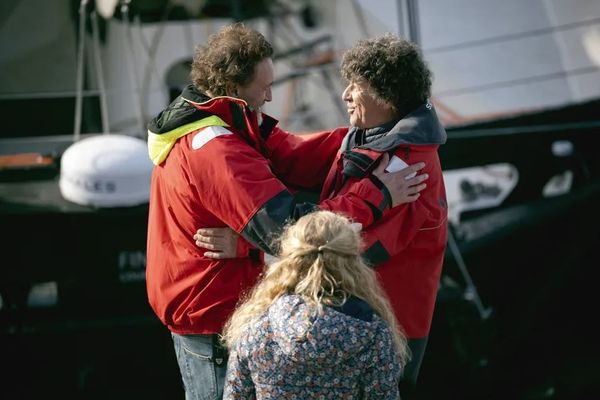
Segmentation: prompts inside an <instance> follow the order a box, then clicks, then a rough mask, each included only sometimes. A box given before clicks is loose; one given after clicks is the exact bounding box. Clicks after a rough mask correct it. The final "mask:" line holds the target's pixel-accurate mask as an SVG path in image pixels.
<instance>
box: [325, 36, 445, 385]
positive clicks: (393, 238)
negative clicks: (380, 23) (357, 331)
mask: <svg viewBox="0 0 600 400" xmlns="http://www.w3.org/2000/svg"><path fill="white" fill-rule="evenodd" d="M342 76H343V77H344V78H345V79H346V80H347V81H348V86H347V87H346V89H345V90H344V93H343V94H342V98H343V100H344V102H345V103H346V107H347V109H348V114H349V118H350V124H351V125H352V127H351V128H350V130H349V131H348V135H347V136H346V138H345V140H344V143H343V145H342V147H341V148H340V151H339V154H338V159H337V160H336V162H334V164H333V165H334V166H333V168H332V169H331V170H330V172H329V177H328V180H327V181H326V184H325V187H324V190H323V193H322V199H326V198H331V197H333V196H338V195H340V194H343V193H345V191H346V190H347V188H349V187H350V185H351V184H352V182H354V181H355V180H356V179H361V177H363V176H364V174H365V173H368V171H370V170H372V168H373V166H374V165H376V164H377V163H378V162H379V160H380V159H381V158H382V157H384V156H385V155H386V154H388V155H389V156H390V157H391V161H390V165H389V166H388V168H387V170H388V171H396V170H398V169H401V168H405V167H406V166H407V165H408V164H413V163H416V162H425V164H426V167H425V169H424V170H423V171H424V172H425V173H427V174H428V175H429V178H428V180H427V189H425V190H424V191H423V192H421V193H420V194H418V195H417V196H419V198H418V199H417V200H416V201H415V202H412V203H410V204H408V203H407V204H404V205H401V206H399V207H396V208H394V209H393V210H391V211H390V212H389V213H387V214H386V215H384V216H383V218H382V219H381V220H380V221H379V222H378V223H377V224H376V225H373V226H371V227H367V228H366V229H365V230H364V231H363V235H364V238H365V242H366V249H365V253H364V256H365V258H366V260H367V261H368V263H369V264H370V265H371V266H372V267H373V268H375V269H376V271H377V273H378V274H379V277H380V278H381V282H382V284H383V286H384V288H385V290H386V293H387V295H388V296H389V298H390V301H391V303H392V307H393V308H394V312H395V313H396V317H397V319H398V321H399V323H400V325H401V326H402V327H403V329H404V331H405V333H406V336H407V338H408V342H409V347H410V349H411V352H412V359H411V361H410V362H409V364H408V365H407V366H406V369H405V371H404V375H403V379H402V383H401V384H402V386H403V390H401V393H402V394H403V395H404V394H407V393H408V392H412V391H413V390H414V387H415V384H416V381H417V376H418V372H419V368H420V365H421V361H422V358H423V355H424V352H425V347H426V344H427V338H428V335H429V330H430V327H431V320H432V317H433V311H434V305H435V299H436V294H437V289H438V286H439V279H440V275H441V269H442V265H443V260H444V253H445V248H446V238H447V229H448V228H447V203H446V193H445V188H444V180H443V176H442V169H441V165H440V160H439V157H438V153H437V150H438V147H439V146H440V145H441V144H443V143H445V141H446V132H445V130H444V128H443V127H442V125H441V124H440V122H439V121H438V118H437V116H436V113H435V111H434V108H433V105H432V104H431V102H430V101H429V100H428V98H429V96H430V94H431V72H430V70H429V68H428V67H427V64H426V63H425V61H424V59H423V56H422V54H421V51H420V50H419V48H418V47H417V46H416V45H415V44H414V43H411V42H409V41H407V40H404V39H402V38H399V37H397V36H395V35H393V34H386V35H384V36H381V37H379V38H375V39H368V40H361V41H359V42H358V43H357V44H356V45H355V46H353V47H352V48H351V49H349V50H348V51H346V52H345V53H344V56H343V60H342ZM340 181H341V182H344V183H343V184H342V185H340V184H339V183H338V184H336V183H335V182H340ZM327 182H329V184H327Z"/></svg>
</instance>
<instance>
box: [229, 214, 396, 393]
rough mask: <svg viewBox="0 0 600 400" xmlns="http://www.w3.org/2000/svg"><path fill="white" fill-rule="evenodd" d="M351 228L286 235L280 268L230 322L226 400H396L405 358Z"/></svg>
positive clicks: (314, 225)
mask: <svg viewBox="0 0 600 400" xmlns="http://www.w3.org/2000/svg"><path fill="white" fill-rule="evenodd" d="M360 253H361V241H360V236H359V233H358V232H356V231H355V230H354V229H353V227H352V225H351V223H350V221H349V220H348V219H346V218H345V217H343V216H340V215H338V214H334V213H332V212H329V211H318V212H314V213H312V214H308V215H306V216H304V217H302V218H300V219H299V220H298V221H297V222H296V223H295V224H294V225H291V226H289V227H288V228H287V229H286V230H285V232H284V234H283V236H282V240H281V242H280V254H279V260H278V261H276V262H275V263H273V264H272V265H270V266H269V267H268V269H267V270H266V271H265V273H264V276H263V277H262V278H261V280H260V281H259V283H258V284H257V285H256V286H255V287H254V289H253V290H252V292H251V293H250V295H249V296H248V297H247V298H246V300H245V301H244V302H243V303H242V304H241V305H239V307H238V308H237V309H236V311H235V312H234V314H233V315H232V316H231V318H230V319H229V320H228V321H227V323H226V325H225V329H224V332H223V341H224V343H225V345H226V346H227V347H228V349H229V350H230V356H229V361H228V369H227V377H226V383H225V393H224V399H255V398H256V399H309V398H319V399H397V398H399V393H398V382H399V379H400V375H401V368H402V366H403V365H404V364H405V362H406V360H407V358H408V354H407V346H406V339H405V337H404V335H403V334H402V333H401V331H400V329H399V326H398V324H397V322H396V319H395V317H394V314H393V312H392V310H391V307H390V305H389V303H388V300H387V299H386V297H385V295H384V294H383V291H382V289H381V287H380V285H379V284H378V281H377V279H376V277H375V274H374V272H373V271H372V270H371V269H370V268H368V267H367V266H366V265H365V264H364V263H363V261H362V260H361V257H360Z"/></svg>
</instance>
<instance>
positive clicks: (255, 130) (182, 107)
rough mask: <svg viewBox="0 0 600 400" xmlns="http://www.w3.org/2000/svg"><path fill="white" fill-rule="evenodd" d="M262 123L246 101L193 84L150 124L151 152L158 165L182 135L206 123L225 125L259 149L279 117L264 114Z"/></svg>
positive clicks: (149, 140) (206, 124) (153, 160)
mask: <svg viewBox="0 0 600 400" xmlns="http://www.w3.org/2000/svg"><path fill="white" fill-rule="evenodd" d="M262 120H263V123H262V124H261V126H260V127H259V126H258V119H257V116H256V114H255V113H254V112H252V111H251V110H250V109H249V108H248V106H247V103H246V102H245V101H244V100H241V99H237V98H234V97H228V96H219V97H213V98H211V97H208V96H206V95H205V94H203V93H201V92H199V91H198V90H197V89H196V88H195V87H194V86H193V85H188V86H187V87H186V88H185V89H184V90H183V92H182V93H181V95H179V96H178V97H177V98H176V99H175V100H173V101H172V102H171V104H169V106H168V107H167V108H166V109H164V110H163V111H161V112H160V114H158V115H157V116H156V117H155V118H154V119H152V121H150V123H149V124H148V153H149V155H150V159H151V160H152V162H153V163H154V164H155V165H158V164H160V163H162V162H163V161H164V160H165V159H166V158H167V156H168V154H169V152H170V151H171V149H172V148H173V146H174V145H175V142H176V141H177V140H178V139H179V138H180V137H182V136H185V135H187V134H189V133H192V132H195V131H197V130H199V129H202V128H205V127H207V126H224V127H227V128H228V129H229V130H230V131H232V132H233V133H236V134H238V135H240V136H241V137H242V138H244V140H245V141H246V142H247V143H248V144H249V145H251V146H252V147H254V148H255V149H256V150H258V151H259V152H262V142H263V141H264V138H265V137H267V136H268V135H269V134H270V132H271V130H272V129H273V127H274V126H275V125H277V120H275V119H273V118H271V117H269V116H267V115H266V114H262Z"/></svg>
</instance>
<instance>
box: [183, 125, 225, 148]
mask: <svg viewBox="0 0 600 400" xmlns="http://www.w3.org/2000/svg"><path fill="white" fill-rule="evenodd" d="M232 134H233V133H232V132H231V131H230V130H228V129H226V128H223V127H222V126H209V127H208V128H206V129H203V130H202V131H200V132H198V133H196V134H195V135H194V138H193V139H192V149H194V150H198V149H199V148H201V147H202V146H204V145H205V144H206V143H208V142H210V141H211V140H212V139H214V138H216V137H219V136H221V135H232Z"/></svg>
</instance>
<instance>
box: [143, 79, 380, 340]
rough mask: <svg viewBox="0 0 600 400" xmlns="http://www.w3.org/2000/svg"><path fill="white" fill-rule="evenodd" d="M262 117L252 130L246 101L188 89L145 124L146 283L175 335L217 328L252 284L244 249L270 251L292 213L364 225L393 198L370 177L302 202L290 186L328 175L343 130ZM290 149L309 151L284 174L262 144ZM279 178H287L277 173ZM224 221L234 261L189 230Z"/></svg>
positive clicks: (254, 270)
mask: <svg viewBox="0 0 600 400" xmlns="http://www.w3.org/2000/svg"><path fill="white" fill-rule="evenodd" d="M276 124H277V121H275V120H274V119H272V118H270V117H268V116H267V115H264V114H263V123H262V124H261V126H260V127H259V126H258V123H257V118H256V115H255V113H253V112H251V111H250V109H249V108H248V107H247V105H246V103H245V102H244V101H242V100H240V99H235V98H231V97H216V98H212V99H211V98H208V97H206V96H204V95H202V94H201V93H199V92H198V91H197V90H195V89H194V87H193V86H189V87H188V88H186V89H185V90H184V92H183V93H182V95H181V96H179V97H178V98H177V99H175V100H174V101H173V102H172V103H171V104H170V105H169V107H168V108H167V109H165V110H164V111H162V112H161V113H160V114H159V115H158V116H157V117H156V118H155V119H154V120H153V121H152V122H151V123H150V124H149V127H148V128H149V129H148V131H149V132H148V134H149V137H148V147H149V153H150V158H151V159H152V160H153V161H154V163H155V164H156V166H155V168H154V171H153V173H152V184H151V190H150V209H149V217H148V241H147V267H146V284H147V292H148V299H149V302H150V305H151V306H152V308H153V310H154V311H155V313H156V314H157V316H158V317H159V319H160V320H161V321H162V322H163V323H164V324H165V325H166V326H167V327H168V328H169V329H170V330H171V331H173V332H175V333H179V334H208V333H218V332H220V331H221V329H222V325H223V323H224V322H225V320H226V319H227V317H228V316H229V315H230V313H231V312H232V310H233V308H234V307H235V305H236V303H237V302H238V299H239V297H240V294H241V293H242V292H244V291H245V290H246V289H248V288H249V287H250V286H251V285H253V284H254V282H255V280H256V278H257V277H258V275H259V274H260V272H261V271H262V266H263V263H262V260H261V259H260V258H253V257H250V252H249V251H248V249H249V246H248V244H247V243H246V242H245V240H247V241H248V242H250V243H252V244H253V245H254V246H256V247H257V248H259V249H261V250H263V251H266V252H271V253H272V252H273V247H272V245H273V243H272V242H273V239H274V238H275V237H276V236H277V235H278V233H279V232H280V231H281V229H282V227H283V226H284V225H285V223H286V222H287V221H289V220H290V219H296V218H298V217H300V216H301V215H303V214H306V213H307V212H310V211H313V210H315V209H316V208H319V209H325V210H331V211H338V212H343V213H345V214H348V215H353V216H354V219H355V220H356V221H357V222H360V223H361V224H363V226H365V227H366V226H369V225H371V224H372V223H373V222H375V220H376V218H377V216H378V215H379V213H380V211H381V210H385V209H386V208H387V207H388V206H389V204H388V203H387V202H386V197H385V195H384V193H383V192H382V191H380V190H379V189H378V188H377V187H376V186H375V185H374V184H373V182H372V181H371V180H370V179H368V178H365V179H360V180H356V182H354V183H353V184H352V185H351V186H352V187H351V188H348V190H346V191H345V193H344V195H343V196H339V197H337V198H332V199H324V200H323V201H322V202H321V203H320V204H319V205H318V206H317V205H314V204H306V203H303V204H298V203H297V202H296V200H295V198H294V193H292V192H291V191H290V190H289V189H288V188H287V186H289V187H294V188H314V187H318V186H319V185H320V184H321V183H322V182H323V181H324V179H325V175H326V173H327V170H328V169H329V166H330V165H331V163H332V162H333V158H334V157H335V154H336V150H337V148H338V147H339V144H340V142H341V140H342V138H343V136H344V135H345V133H346V130H345V129H341V130H335V131H332V132H325V133H321V134H316V135H317V136H318V140H310V139H311V138H314V137H315V136H310V135H309V136H296V135H290V134H288V133H286V132H284V131H282V130H280V129H279V128H277V127H276V126H275V125H276ZM292 136H293V140H291V141H290V142H293V143H294V144H293V146H289V147H286V149H287V150H290V149H292V148H294V149H296V150H297V151H298V152H302V153H304V154H311V156H310V159H304V160H303V161H302V163H300V164H297V165H296V166H295V167H297V168H295V169H294V171H295V172H294V174H289V168H290V163H289V161H288V160H287V159H286V158H285V157H280V156H278V153H277V151H269V150H267V148H266V146H265V140H267V139H273V140H276V141H277V140H280V138H283V137H292ZM276 174H281V177H282V179H283V181H282V180H280V179H278V178H277V176H276ZM225 226H229V227H230V228H232V229H234V230H235V231H236V232H238V233H240V235H241V237H242V238H243V239H245V240H243V239H241V240H240V241H239V243H238V244H239V246H238V257H237V258H233V259H223V260H216V259H211V258H207V257H204V255H203V253H204V252H205V251H206V249H202V248H198V247H197V246H196V245H195V243H194V239H193V236H192V235H193V233H194V232H195V231H196V230H197V229H198V228H202V227H225ZM244 243H246V245H244Z"/></svg>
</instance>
